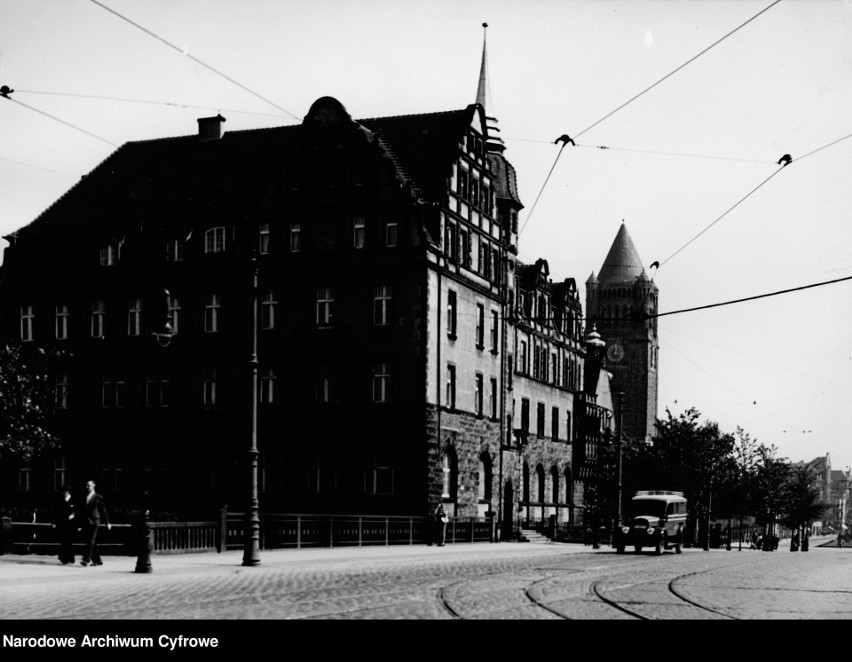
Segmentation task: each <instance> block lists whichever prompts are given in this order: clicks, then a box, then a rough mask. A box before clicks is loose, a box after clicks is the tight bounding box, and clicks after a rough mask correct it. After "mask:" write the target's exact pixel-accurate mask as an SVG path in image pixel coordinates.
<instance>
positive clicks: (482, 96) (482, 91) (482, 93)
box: [476, 23, 488, 109]
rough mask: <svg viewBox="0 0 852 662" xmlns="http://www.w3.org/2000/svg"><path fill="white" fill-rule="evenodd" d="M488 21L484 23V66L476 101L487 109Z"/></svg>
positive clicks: (481, 68) (481, 69)
mask: <svg viewBox="0 0 852 662" xmlns="http://www.w3.org/2000/svg"><path fill="white" fill-rule="evenodd" d="M487 30H488V23H483V24H482V66H480V68H479V85H477V87H476V103H478V104H479V105H480V106H482V108H483V109H487V108H488V105H487V103H486V101H487V96H488V66H487V62H486V36H487V35H486V32H487Z"/></svg>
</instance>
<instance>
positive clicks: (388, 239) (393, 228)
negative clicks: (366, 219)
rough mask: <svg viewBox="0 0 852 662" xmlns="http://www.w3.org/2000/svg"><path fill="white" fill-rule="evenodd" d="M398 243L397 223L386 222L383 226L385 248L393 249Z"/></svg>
mask: <svg viewBox="0 0 852 662" xmlns="http://www.w3.org/2000/svg"><path fill="white" fill-rule="evenodd" d="M398 241H399V238H398V237H397V223H396V221H388V222H387V223H386V224H385V246H387V247H388V248H393V247H395V246H396V245H397V243H398Z"/></svg>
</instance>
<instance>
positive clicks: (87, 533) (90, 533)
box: [80, 480, 112, 566]
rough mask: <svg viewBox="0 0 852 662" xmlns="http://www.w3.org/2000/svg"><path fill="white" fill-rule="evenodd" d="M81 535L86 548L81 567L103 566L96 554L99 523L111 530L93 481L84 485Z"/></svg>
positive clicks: (99, 556) (97, 553)
mask: <svg viewBox="0 0 852 662" xmlns="http://www.w3.org/2000/svg"><path fill="white" fill-rule="evenodd" d="M83 513H84V514H85V517H84V518H83V522H82V525H83V533H84V538H85V541H86V548H85V550H84V551H83V559H82V560H81V561H80V563H81V564H82V565H87V566H91V565H103V562H102V561H101V555H100V553H99V552H98V529H99V528H100V526H101V523H104V524H106V527H107V530H109V529H111V528H112V524H110V523H109V516H108V515H107V510H106V506H105V505H104V499H103V497H102V496H101V495H100V494H98V493H97V492H95V481H93V480H90V481H89V482H88V483H86V501H85V504H84V506H83Z"/></svg>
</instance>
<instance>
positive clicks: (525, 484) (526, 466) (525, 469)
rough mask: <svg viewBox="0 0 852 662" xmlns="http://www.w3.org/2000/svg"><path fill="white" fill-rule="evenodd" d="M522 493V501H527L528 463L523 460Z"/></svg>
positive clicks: (528, 494) (528, 491) (528, 485)
mask: <svg viewBox="0 0 852 662" xmlns="http://www.w3.org/2000/svg"><path fill="white" fill-rule="evenodd" d="M523 481H524V484H523V495H524V502H525V503H529V500H530V465H528V464H527V463H526V462H524V474H523Z"/></svg>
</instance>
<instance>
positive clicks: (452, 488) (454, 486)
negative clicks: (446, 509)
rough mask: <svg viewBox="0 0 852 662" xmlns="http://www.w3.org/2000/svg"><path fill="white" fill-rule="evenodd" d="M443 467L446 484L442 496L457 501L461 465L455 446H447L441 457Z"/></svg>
mask: <svg viewBox="0 0 852 662" xmlns="http://www.w3.org/2000/svg"><path fill="white" fill-rule="evenodd" d="M441 464H442V469H443V472H444V484H443V490H442V492H441V497H442V498H444V499H450V500H451V501H455V500H456V498H457V496H458V485H459V467H458V460H457V458H456V451H455V450H454V449H453V448H447V450H446V451H444V455H443V457H442V459H441Z"/></svg>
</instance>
